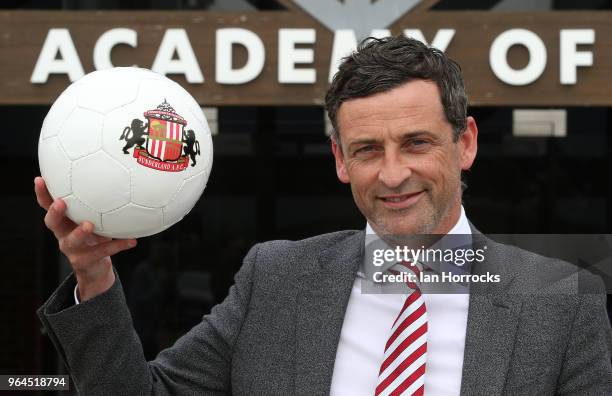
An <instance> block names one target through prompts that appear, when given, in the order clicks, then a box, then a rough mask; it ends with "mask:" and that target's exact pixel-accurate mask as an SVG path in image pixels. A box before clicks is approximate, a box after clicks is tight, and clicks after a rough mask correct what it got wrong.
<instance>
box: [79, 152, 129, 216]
mask: <svg viewBox="0 0 612 396" xmlns="http://www.w3.org/2000/svg"><path fill="white" fill-rule="evenodd" d="M72 191H73V192H74V194H75V195H76V196H77V197H78V198H79V199H80V200H81V201H83V202H84V203H85V204H86V205H88V206H90V207H91V208H93V209H95V210H97V211H99V212H101V213H105V212H108V211H111V210H113V209H117V208H119V207H121V206H123V205H125V204H127V203H128V202H130V174H129V172H128V170H127V169H125V167H123V166H121V164H120V163H118V162H117V161H116V160H114V159H113V158H111V157H110V156H109V155H108V154H106V153H104V152H103V151H98V152H97V153H94V154H91V155H88V156H86V157H84V158H81V159H79V160H76V161H74V162H73V163H72ZM111 192H112V193H111Z"/></svg>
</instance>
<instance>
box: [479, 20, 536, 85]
mask: <svg viewBox="0 0 612 396" xmlns="http://www.w3.org/2000/svg"><path fill="white" fill-rule="evenodd" d="M514 45H522V46H524V47H525V48H527V51H528V52H529V62H528V63H527V66H525V67H524V68H523V69H520V70H516V69H513V68H512V67H510V65H509V64H508V58H507V55H508V50H509V49H510V47H512V46H514ZM489 64H490V66H491V69H492V70H493V73H494V74H495V76H497V78H499V79H500V80H502V81H503V82H505V83H506V84H509V85H527V84H530V83H532V82H534V81H535V80H537V79H538V77H540V76H541V75H542V73H543V72H544V68H545V67H546V46H545V45H544V42H543V41H542V39H540V37H539V36H538V35H537V34H535V33H533V32H532V31H530V30H527V29H510V30H506V31H505V32H503V33H502V34H500V35H499V36H497V37H496V38H495V40H494V41H493V44H491V50H490V51H489Z"/></svg>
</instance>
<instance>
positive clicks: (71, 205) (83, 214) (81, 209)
mask: <svg viewBox="0 0 612 396" xmlns="http://www.w3.org/2000/svg"><path fill="white" fill-rule="evenodd" d="M62 199H63V200H64V202H66V215H67V216H68V218H69V219H70V220H72V221H74V222H75V223H77V224H81V223H82V222H83V221H85V220H87V221H90V222H91V223H92V224H93V225H94V232H95V233H96V234H100V232H102V214H101V213H99V212H96V211H95V210H93V209H92V208H90V207H89V206H87V205H85V204H84V203H83V202H82V201H81V200H79V199H78V198H77V197H75V196H74V195H69V196H67V197H65V198H62Z"/></svg>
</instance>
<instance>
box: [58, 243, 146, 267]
mask: <svg viewBox="0 0 612 396" xmlns="http://www.w3.org/2000/svg"><path fill="white" fill-rule="evenodd" d="M134 246H136V240H135V239H114V240H111V241H108V242H102V243H100V244H98V245H96V246H93V247H89V248H88V249H83V250H81V251H78V252H76V253H73V254H72V255H71V256H68V258H69V260H70V262H71V263H72V265H73V266H75V268H78V267H84V266H87V265H90V264H91V263H96V262H99V261H104V260H108V259H109V258H110V257H111V256H114V255H115V254H117V253H119V252H122V251H124V250H128V249H131V248H133V247H134Z"/></svg>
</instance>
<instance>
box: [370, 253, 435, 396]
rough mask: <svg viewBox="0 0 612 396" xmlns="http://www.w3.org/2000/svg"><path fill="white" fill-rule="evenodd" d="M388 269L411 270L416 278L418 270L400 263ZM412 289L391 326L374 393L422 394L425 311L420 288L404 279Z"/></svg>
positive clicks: (425, 344) (425, 330)
mask: <svg viewBox="0 0 612 396" xmlns="http://www.w3.org/2000/svg"><path fill="white" fill-rule="evenodd" d="M393 268H400V271H396V270H394V269H391V270H389V271H390V272H392V273H396V274H397V273H399V272H407V271H411V272H413V273H414V274H415V275H416V276H417V279H418V276H419V273H420V269H419V268H418V267H417V266H416V265H411V264H409V263H407V262H402V263H400V264H398V265H396V266H394V267H393ZM407 285H408V287H409V288H410V289H412V292H411V293H410V294H409V295H408V297H407V298H406V301H405V302H404V305H403V306H402V309H401V310H400V312H399V315H397V318H396V319H395V322H393V326H392V328H391V336H390V337H389V340H388V341H387V344H386V345H385V354H384V357H383V362H382V364H381V366H380V372H379V374H378V385H377V386H376V392H375V395H376V396H387V395H391V396H399V395H423V393H424V389H425V362H426V360H427V310H426V308H425V300H424V299H423V295H422V294H421V289H420V288H419V287H418V285H417V284H416V283H414V282H407Z"/></svg>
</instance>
